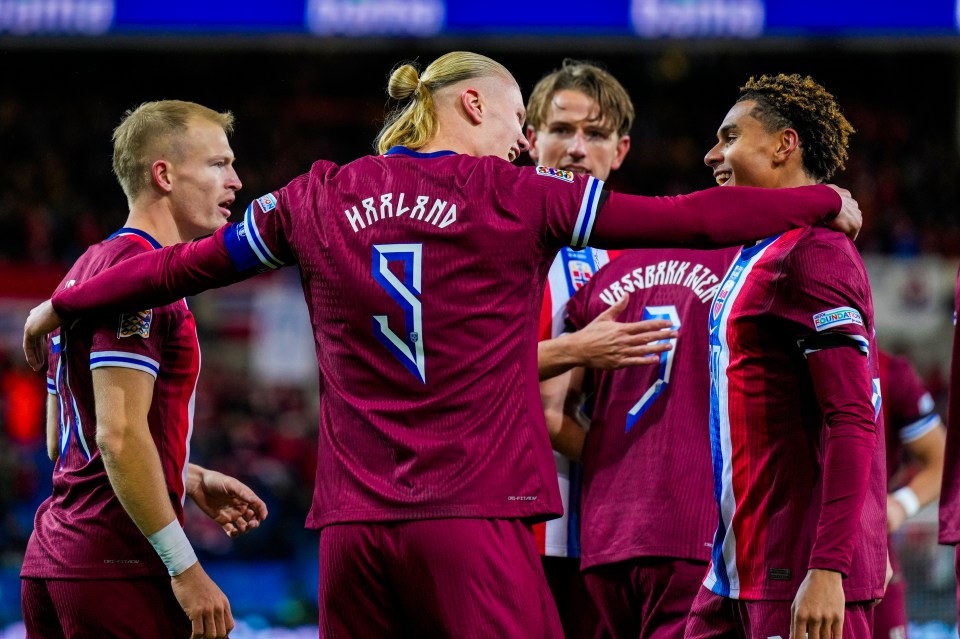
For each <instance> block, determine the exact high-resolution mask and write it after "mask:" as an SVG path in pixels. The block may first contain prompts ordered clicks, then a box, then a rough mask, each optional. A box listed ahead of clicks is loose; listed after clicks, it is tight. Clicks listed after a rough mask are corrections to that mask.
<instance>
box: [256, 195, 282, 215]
mask: <svg viewBox="0 0 960 639" xmlns="http://www.w3.org/2000/svg"><path fill="white" fill-rule="evenodd" d="M257 204H259V205H260V210H261V211H263V212H264V213H269V212H270V211H272V210H273V209H275V208H277V198H276V197H274V195H273V193H267V194H266V195H264V196H263V197H258V198H257Z"/></svg>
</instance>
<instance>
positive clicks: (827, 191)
mask: <svg viewBox="0 0 960 639" xmlns="http://www.w3.org/2000/svg"><path fill="white" fill-rule="evenodd" d="M601 206H602V208H601V210H600V211H599V213H598V215H597V218H596V223H595V225H594V227H593V230H592V232H591V233H590V236H589V244H590V246H595V247H598V248H631V247H658V246H685V247H689V248H716V247H721V246H736V245H739V244H747V243H750V242H753V241H756V240H762V239H765V238H767V237H770V236H772V235H776V234H777V233H782V232H784V231H788V230H790V229H793V228H799V227H804V226H811V225H814V224H818V223H820V222H827V224H828V225H829V226H831V227H832V228H835V229H836V230H838V231H841V232H843V233H845V234H847V235H848V236H850V237H856V235H857V232H858V231H859V230H860V226H861V224H862V219H861V215H860V209H859V207H858V206H857V203H856V201H855V200H853V198H852V197H850V193H849V192H848V191H846V190H844V189H840V188H838V187H834V186H831V185H814V186H804V187H797V188H785V189H763V188H755V187H747V186H738V187H717V188H712V189H707V190H705V191H697V192H695V193H691V194H689V195H679V196H675V197H657V198H650V197H639V196H633V195H624V194H622V193H609V195H608V196H607V198H606V201H605V202H604V203H603V204H602V205H601Z"/></svg>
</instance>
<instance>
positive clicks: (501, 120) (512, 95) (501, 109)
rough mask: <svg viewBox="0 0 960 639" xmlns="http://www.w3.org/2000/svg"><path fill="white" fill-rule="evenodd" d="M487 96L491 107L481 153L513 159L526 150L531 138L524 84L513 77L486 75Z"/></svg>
mask: <svg viewBox="0 0 960 639" xmlns="http://www.w3.org/2000/svg"><path fill="white" fill-rule="evenodd" d="M480 86H482V87H483V93H484V98H485V102H486V107H487V117H486V119H485V126H486V132H485V133H484V137H483V140H482V141H481V145H482V147H483V148H482V150H481V153H480V154H481V155H495V156H497V157H501V158H503V159H505V160H507V161H509V162H513V161H514V160H516V159H517V158H518V157H520V154H521V153H522V152H524V151H526V150H527V149H528V148H529V146H528V145H527V138H526V137H525V136H524V135H523V121H524V119H525V118H526V117H527V111H526V109H525V108H524V106H523V96H522V95H521V93H520V87H519V86H517V83H516V81H515V80H513V79H512V78H506V77H503V76H499V75H495V76H491V77H489V78H484V82H483V84H481V85H480Z"/></svg>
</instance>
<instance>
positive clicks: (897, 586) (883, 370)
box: [873, 351, 944, 639]
mask: <svg viewBox="0 0 960 639" xmlns="http://www.w3.org/2000/svg"><path fill="white" fill-rule="evenodd" d="M880 394H881V396H882V397H883V403H882V404H881V410H882V411H883V422H884V425H885V428H886V441H887V450H886V455H887V482H888V488H891V489H894V490H893V492H892V493H890V494H889V495H887V530H888V531H889V532H890V533H893V532H895V531H896V530H897V529H898V528H900V526H902V525H903V522H904V521H905V520H906V519H908V518H909V517H912V516H913V515H915V514H916V513H917V511H918V510H920V509H921V508H922V507H923V506H926V505H927V504H929V503H931V502H932V501H934V500H935V499H936V498H937V496H938V495H939V494H940V481H941V479H942V475H943V449H944V429H943V424H942V423H941V421H940V416H939V415H937V413H936V410H935V408H934V402H933V397H931V396H930V393H928V392H927V390H926V389H925V388H924V387H923V383H922V382H921V381H920V378H919V377H918V376H917V373H916V371H915V370H913V366H911V365H910V362H909V361H907V359H906V358H904V357H897V356H894V355H890V354H889V353H887V352H886V351H880ZM889 553H890V563H891V564H892V568H893V571H894V572H893V578H892V579H891V581H890V584H889V585H888V586H887V591H886V592H885V593H884V595H883V600H882V601H881V602H880V603H879V604H877V606H876V608H874V612H873V614H874V627H873V637H874V639H906V637H907V607H906V604H907V601H906V596H907V593H906V586H907V585H906V583H905V582H904V577H903V575H902V574H901V573H900V569H899V568H900V566H899V562H898V561H897V558H896V555H895V553H894V552H893V546H892V545H889Z"/></svg>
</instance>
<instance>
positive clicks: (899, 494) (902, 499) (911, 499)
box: [892, 486, 920, 517]
mask: <svg viewBox="0 0 960 639" xmlns="http://www.w3.org/2000/svg"><path fill="white" fill-rule="evenodd" d="M892 497H893V498H894V499H896V500H897V502H898V503H899V504H900V505H901V506H903V510H904V512H905V513H907V517H913V516H914V515H916V514H917V512H918V511H919V510H920V500H919V499H917V493H915V492H913V489H911V488H910V487H909V486H904V487H903V488H901V489H899V490H897V491H895V492H894V493H893V495H892Z"/></svg>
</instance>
